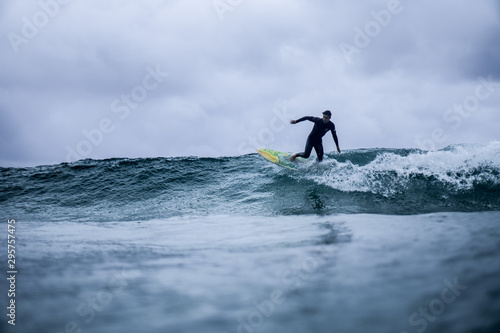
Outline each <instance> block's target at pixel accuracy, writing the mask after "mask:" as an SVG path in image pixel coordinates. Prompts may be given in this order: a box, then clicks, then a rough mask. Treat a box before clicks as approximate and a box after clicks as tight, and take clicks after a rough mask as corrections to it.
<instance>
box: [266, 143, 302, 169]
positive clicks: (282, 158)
mask: <svg viewBox="0 0 500 333" xmlns="http://www.w3.org/2000/svg"><path fill="white" fill-rule="evenodd" d="M257 151H258V152H259V154H261V155H262V157H264V158H265V159H266V160H268V161H270V162H273V163H274V164H277V165H279V166H281V167H284V168H288V169H292V170H298V169H299V168H300V164H301V163H302V162H304V161H307V160H306V159H305V158H302V157H297V158H296V159H295V161H293V162H290V156H292V154H290V153H284V152H281V151H276V150H272V149H264V148H261V149H257Z"/></svg>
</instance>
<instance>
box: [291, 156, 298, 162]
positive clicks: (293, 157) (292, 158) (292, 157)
mask: <svg viewBox="0 0 500 333" xmlns="http://www.w3.org/2000/svg"><path fill="white" fill-rule="evenodd" d="M296 158H297V154H293V155H292V156H290V162H293V161H295V159H296Z"/></svg>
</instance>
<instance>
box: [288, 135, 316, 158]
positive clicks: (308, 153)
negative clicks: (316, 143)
mask: <svg viewBox="0 0 500 333" xmlns="http://www.w3.org/2000/svg"><path fill="white" fill-rule="evenodd" d="M312 149H313V144H312V143H311V140H309V139H307V142H306V149H305V150H304V152H302V153H297V154H293V155H292V156H291V157H290V161H292V162H293V161H294V160H295V159H296V158H297V157H303V158H309V156H311V151H312Z"/></svg>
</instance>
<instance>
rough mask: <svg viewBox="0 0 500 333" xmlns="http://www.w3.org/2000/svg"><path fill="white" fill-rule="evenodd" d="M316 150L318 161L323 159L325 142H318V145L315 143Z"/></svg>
mask: <svg viewBox="0 0 500 333" xmlns="http://www.w3.org/2000/svg"><path fill="white" fill-rule="evenodd" d="M314 150H315V151H316V155H317V156H318V162H321V161H323V155H324V152H323V143H322V142H320V143H317V144H316V145H314Z"/></svg>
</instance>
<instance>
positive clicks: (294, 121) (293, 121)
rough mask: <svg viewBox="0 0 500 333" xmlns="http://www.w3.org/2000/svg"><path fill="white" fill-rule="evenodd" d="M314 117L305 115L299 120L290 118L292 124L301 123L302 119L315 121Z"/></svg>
mask: <svg viewBox="0 0 500 333" xmlns="http://www.w3.org/2000/svg"><path fill="white" fill-rule="evenodd" d="M313 118H314V117H309V116H305V117H302V118H300V119H297V120H290V124H297V123H300V122H301V121H304V120H309V121H313V120H312V119H313Z"/></svg>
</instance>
